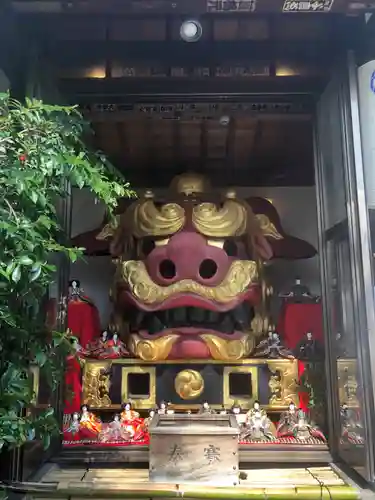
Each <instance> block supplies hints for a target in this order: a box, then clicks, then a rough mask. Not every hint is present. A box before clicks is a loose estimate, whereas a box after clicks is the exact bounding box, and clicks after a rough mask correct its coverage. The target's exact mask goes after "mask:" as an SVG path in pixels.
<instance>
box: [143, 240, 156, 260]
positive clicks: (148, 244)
mask: <svg viewBox="0 0 375 500" xmlns="http://www.w3.org/2000/svg"><path fill="white" fill-rule="evenodd" d="M154 248H155V242H154V240H151V239H150V238H146V239H144V240H143V241H142V244H141V251H142V254H143V255H144V256H145V257H147V256H148V255H150V253H151V252H152V251H153V249H154Z"/></svg>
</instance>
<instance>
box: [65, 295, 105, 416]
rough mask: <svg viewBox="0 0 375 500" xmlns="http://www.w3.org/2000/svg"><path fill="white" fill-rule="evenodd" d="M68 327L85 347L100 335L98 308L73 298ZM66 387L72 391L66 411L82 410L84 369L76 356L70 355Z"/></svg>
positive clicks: (70, 412)
mask: <svg viewBox="0 0 375 500" xmlns="http://www.w3.org/2000/svg"><path fill="white" fill-rule="evenodd" d="M68 328H69V329H70V330H71V331H72V333H73V335H74V336H75V337H77V338H78V342H79V344H80V345H81V346H82V347H83V348H85V347H86V346H87V344H89V343H90V342H91V341H92V340H94V339H97V338H99V336H100V318H99V312H98V310H97V308H96V307H95V306H94V305H93V304H90V303H88V302H84V301H74V300H71V301H70V302H69V303H68ZM65 387H66V388H67V389H68V391H69V392H71V393H72V397H70V398H69V399H68V400H67V401H65V408H64V413H66V414H72V413H74V412H78V411H80V407H81V396H82V369H81V365H80V363H79V360H78V359H77V358H76V357H75V356H69V358H68V360H67V369H66V373H65Z"/></svg>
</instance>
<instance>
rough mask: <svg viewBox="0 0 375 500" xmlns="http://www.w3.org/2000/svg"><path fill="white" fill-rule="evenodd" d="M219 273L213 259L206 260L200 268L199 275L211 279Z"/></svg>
mask: <svg viewBox="0 0 375 500" xmlns="http://www.w3.org/2000/svg"><path fill="white" fill-rule="evenodd" d="M216 273H217V264H216V262H215V261H214V260H212V259H204V260H203V261H202V262H201V265H200V266H199V275H200V277H201V278H203V279H206V280H208V279H210V278H213V277H214V276H215V274H216Z"/></svg>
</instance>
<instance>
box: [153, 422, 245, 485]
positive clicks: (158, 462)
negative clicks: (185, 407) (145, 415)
mask: <svg viewBox="0 0 375 500" xmlns="http://www.w3.org/2000/svg"><path fill="white" fill-rule="evenodd" d="M238 434H239V429H238V424H237V420H236V417H235V416H234V415H197V414H195V415H189V414H174V415H156V417H155V418H154V419H153V421H152V423H151V426H150V457H149V460H150V462H149V463H150V465H149V467H150V468H149V479H150V481H153V482H159V483H170V482H172V483H176V484H178V483H190V484H191V483H193V484H212V485H215V486H219V485H220V486H233V485H236V484H238V480H239V477H238V473H239V470H238V466H239V457H238Z"/></svg>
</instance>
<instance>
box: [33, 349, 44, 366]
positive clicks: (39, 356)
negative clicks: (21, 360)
mask: <svg viewBox="0 0 375 500" xmlns="http://www.w3.org/2000/svg"><path fill="white" fill-rule="evenodd" d="M46 361H47V356H46V354H45V353H44V352H43V351H40V352H37V353H36V355H35V362H36V364H37V365H39V366H44V365H45V364H46Z"/></svg>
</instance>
